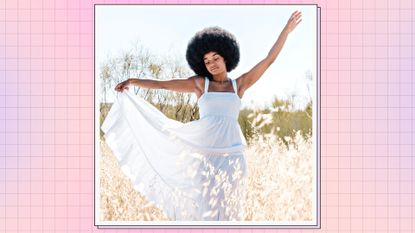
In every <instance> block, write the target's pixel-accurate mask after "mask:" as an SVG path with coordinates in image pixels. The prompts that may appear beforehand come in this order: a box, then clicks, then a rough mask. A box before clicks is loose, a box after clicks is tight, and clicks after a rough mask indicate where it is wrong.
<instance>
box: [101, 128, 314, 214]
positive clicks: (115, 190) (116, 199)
mask: <svg viewBox="0 0 415 233" xmlns="http://www.w3.org/2000/svg"><path fill="white" fill-rule="evenodd" d="M288 140H290V139H288ZM291 140H292V141H290V144H289V145H288V148H287V146H286V145H284V144H283V143H282V142H281V140H278V139H277V138H276V137H275V136H273V135H271V134H269V135H260V136H255V137H254V138H253V139H252V140H251V143H250V145H249V146H248V147H247V148H246V150H245V157H246V160H247V164H248V177H247V183H248V189H247V193H246V200H245V208H244V212H245V220H246V221H310V220H312V216H313V213H312V204H313V196H312V194H313V180H312V179H313V176H312V174H313V169H312V168H313V165H312V161H313V160H312V155H313V153H312V144H311V142H310V141H309V140H305V139H304V138H303V137H301V136H300V133H297V136H296V137H295V138H294V139H291ZM100 146H101V160H100V161H99V162H100V201H101V203H100V214H101V215H100V218H101V220H102V221H166V220H168V218H167V217H166V216H165V214H164V213H163V211H162V210H160V209H158V208H156V207H155V206H154V205H153V204H151V203H149V202H148V201H147V200H146V198H145V197H144V196H142V195H141V194H140V193H139V192H137V191H136V190H135V189H134V188H133V186H132V184H131V182H130V181H129V179H128V178H127V177H126V176H125V175H124V174H123V173H122V171H121V169H120V167H119V166H118V161H117V159H116V157H115V156H114V155H113V154H112V152H111V150H110V148H109V147H108V146H107V145H106V143H105V141H104V140H101V141H100Z"/></svg>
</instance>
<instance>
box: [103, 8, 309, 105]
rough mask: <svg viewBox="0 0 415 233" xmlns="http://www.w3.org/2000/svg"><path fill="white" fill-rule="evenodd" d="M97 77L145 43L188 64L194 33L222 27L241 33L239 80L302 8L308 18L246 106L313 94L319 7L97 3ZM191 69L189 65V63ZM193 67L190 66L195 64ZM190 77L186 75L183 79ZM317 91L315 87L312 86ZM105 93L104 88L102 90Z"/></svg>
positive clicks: (232, 74) (234, 74) (234, 75)
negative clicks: (105, 64) (103, 66)
mask: <svg viewBox="0 0 415 233" xmlns="http://www.w3.org/2000/svg"><path fill="white" fill-rule="evenodd" d="M95 7H96V8H95V43H96V44H95V55H96V67H95V69H96V75H97V78H96V80H97V81H98V77H99V70H100V65H101V64H102V63H103V62H105V61H106V60H107V59H108V58H110V57H117V56H119V55H120V53H121V52H122V51H129V50H131V49H132V48H133V47H134V44H135V43H136V42H137V41H139V42H140V43H142V45H143V46H144V47H145V48H147V49H148V50H149V51H150V52H151V53H152V54H155V55H156V56H160V57H162V56H165V55H166V54H169V55H173V56H174V57H178V58H181V59H182V61H183V65H185V66H187V62H186V57H185V53H186V47H187V44H188V42H189V40H190V39H191V37H193V35H194V34H195V33H196V32H198V31H200V30H202V29H203V28H205V27H209V26H219V27H222V28H224V29H225V30H228V31H229V32H231V33H232V34H234V35H235V37H236V39H237V41H238V43H239V46H240V54H241V56H240V62H239V65H238V67H237V68H236V69H235V70H233V71H231V72H230V73H229V77H231V78H237V77H238V76H239V75H241V74H243V73H245V72H246V71H248V70H250V69H251V68H252V67H253V66H254V65H255V64H257V63H258V62H259V61H260V60H261V59H263V58H265V56H266V55H267V53H268V52H269V50H270V49H271V47H272V45H273V44H274V43H275V41H276V40H277V38H278V35H279V33H280V32H281V30H282V29H283V28H284V26H285V24H286V22H287V20H288V19H289V17H290V15H291V13H292V12H294V11H295V10H299V11H301V12H302V15H303V16H302V22H301V23H300V24H299V25H298V26H297V28H296V29H295V30H294V31H293V32H292V33H291V34H290V35H289V37H288V39H287V41H286V43H285V45H284V47H283V49H282V51H281V53H280V54H279V56H278V58H277V60H276V61H275V62H274V64H272V66H271V67H270V68H269V69H268V70H267V71H266V72H265V74H264V75H263V76H262V77H261V79H260V80H259V81H258V82H257V83H256V84H255V85H254V86H252V87H251V88H250V89H248V90H247V91H246V92H245V94H244V96H243V98H242V103H243V106H247V105H252V104H253V105H256V106H264V105H269V104H270V102H271V100H272V99H273V97H274V96H278V97H280V98H286V97H287V96H289V95H291V94H296V95H299V96H304V97H306V96H309V94H308V92H307V86H306V83H305V75H306V72H310V73H311V74H312V77H313V79H314V81H313V82H312V83H311V84H313V83H315V79H316V62H317V40H316V36H317V6H316V5H96V6H95ZM187 67H188V66H187ZM189 69H190V68H189ZM183 78H185V77H183ZM312 89H315V86H313V87H312ZM98 93H99V92H98Z"/></svg>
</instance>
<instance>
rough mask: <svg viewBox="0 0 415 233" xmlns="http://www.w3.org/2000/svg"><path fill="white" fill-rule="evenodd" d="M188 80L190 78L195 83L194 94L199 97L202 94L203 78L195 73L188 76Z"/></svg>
mask: <svg viewBox="0 0 415 233" xmlns="http://www.w3.org/2000/svg"><path fill="white" fill-rule="evenodd" d="M189 80H192V81H193V82H194V85H195V87H196V88H195V89H196V90H195V94H196V95H197V97H198V98H199V97H200V96H201V95H202V94H203V90H204V85H205V78H204V77H202V76H199V75H195V76H192V77H190V78H189Z"/></svg>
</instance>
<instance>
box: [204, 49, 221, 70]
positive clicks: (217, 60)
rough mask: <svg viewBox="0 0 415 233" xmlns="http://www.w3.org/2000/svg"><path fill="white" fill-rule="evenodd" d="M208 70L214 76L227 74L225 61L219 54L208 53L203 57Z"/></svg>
mask: <svg viewBox="0 0 415 233" xmlns="http://www.w3.org/2000/svg"><path fill="white" fill-rule="evenodd" d="M203 61H204V63H205V66H206V69H207V70H208V71H209V73H211V74H212V75H218V74H221V73H223V72H226V63H225V59H223V57H222V56H221V55H220V54H218V53H217V52H208V53H206V54H205V55H204V56H203Z"/></svg>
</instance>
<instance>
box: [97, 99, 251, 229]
mask: <svg viewBox="0 0 415 233" xmlns="http://www.w3.org/2000/svg"><path fill="white" fill-rule="evenodd" d="M101 129H102V131H103V132H104V134H105V140H106V143H107V144H108V146H109V147H110V148H111V150H112V151H113V153H114V155H115V156H116V157H117V159H118V161H119V164H120V166H121V169H122V171H123V172H124V174H126V175H127V176H128V177H129V178H130V180H131V181H132V183H133V185H134V188H135V189H136V190H138V191H139V192H140V193H142V194H144V195H145V196H146V197H147V199H148V200H149V201H151V202H153V203H154V204H155V205H156V206H157V207H159V208H160V209H162V210H163V211H164V212H165V214H166V216H167V217H169V219H170V220H179V221H209V220H220V221H232V220H243V201H244V193H245V177H246V163H245V159H244V156H243V148H244V145H243V144H241V143H240V140H239V139H240V128H239V125H238V124H237V122H236V121H235V120H232V119H229V118H227V117H221V116H211V117H205V118H202V119H200V120H197V121H193V122H189V123H181V122H178V121H175V120H172V119H169V118H167V117H166V116H165V115H164V114H163V113H162V112H160V111H159V110H158V109H156V108H155V107H154V106H153V105H151V104H149V103H148V102H146V101H145V100H143V99H141V98H140V97H138V96H135V95H134V94H132V93H131V92H129V91H125V92H123V93H120V94H119V96H118V98H117V100H116V101H115V102H114V104H113V105H112V107H111V110H110V111H109V113H108V115H107V117H106V119H105V121H104V123H103V125H102V127H101Z"/></svg>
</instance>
